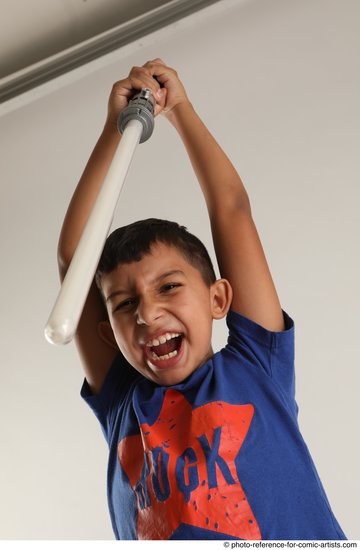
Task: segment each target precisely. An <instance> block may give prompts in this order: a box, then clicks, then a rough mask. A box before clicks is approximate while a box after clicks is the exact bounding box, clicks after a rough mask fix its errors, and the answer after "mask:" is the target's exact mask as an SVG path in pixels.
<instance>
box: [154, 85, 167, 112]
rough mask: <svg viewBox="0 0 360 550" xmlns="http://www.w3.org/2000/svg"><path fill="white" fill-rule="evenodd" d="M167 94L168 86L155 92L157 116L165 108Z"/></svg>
mask: <svg viewBox="0 0 360 550" xmlns="http://www.w3.org/2000/svg"><path fill="white" fill-rule="evenodd" d="M166 96H167V90H166V88H160V89H159V90H158V91H157V93H156V94H155V100H156V105H155V113H154V114H155V116H157V115H158V114H159V113H161V111H162V110H163V109H164V107H165V105H166Z"/></svg>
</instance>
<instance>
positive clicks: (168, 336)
mask: <svg viewBox="0 0 360 550" xmlns="http://www.w3.org/2000/svg"><path fill="white" fill-rule="evenodd" d="M178 336H180V334H179V333H177V332H171V333H170V332H167V333H166V334H162V335H161V336H159V338H158V339H157V338H154V340H150V341H149V342H147V344H146V345H147V347H148V348H155V347H156V346H160V344H165V342H167V341H168V340H171V339H172V338H177V337H178Z"/></svg>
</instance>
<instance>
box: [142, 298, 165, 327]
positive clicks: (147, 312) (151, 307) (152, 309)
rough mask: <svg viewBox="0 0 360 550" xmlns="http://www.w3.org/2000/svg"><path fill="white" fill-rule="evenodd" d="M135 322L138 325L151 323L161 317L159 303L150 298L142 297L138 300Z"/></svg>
mask: <svg viewBox="0 0 360 550" xmlns="http://www.w3.org/2000/svg"><path fill="white" fill-rule="evenodd" d="M136 317H137V319H136V322H137V324H138V325H148V326H150V325H152V323H153V322H154V321H156V320H157V319H159V318H160V317H161V307H160V305H159V303H158V302H157V301H156V300H154V299H151V298H146V299H144V298H142V299H141V300H139V303H138V307H137V309H136Z"/></svg>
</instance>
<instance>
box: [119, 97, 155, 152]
mask: <svg viewBox="0 0 360 550" xmlns="http://www.w3.org/2000/svg"><path fill="white" fill-rule="evenodd" d="M154 109H155V100H154V97H153V95H152V94H151V91H150V90H149V88H142V90H141V91H140V92H139V93H138V94H136V95H135V96H134V97H133V98H132V99H130V101H129V104H128V106H127V107H125V109H124V110H123V111H122V112H121V113H120V116H119V118H118V123H117V126H118V130H119V132H120V133H121V134H122V133H123V132H124V130H125V127H126V125H127V123H128V122H129V121H130V120H139V121H140V122H141V124H142V126H143V131H142V134H141V137H140V143H143V142H144V141H146V140H148V139H149V137H150V136H151V134H152V133H153V129H154Z"/></svg>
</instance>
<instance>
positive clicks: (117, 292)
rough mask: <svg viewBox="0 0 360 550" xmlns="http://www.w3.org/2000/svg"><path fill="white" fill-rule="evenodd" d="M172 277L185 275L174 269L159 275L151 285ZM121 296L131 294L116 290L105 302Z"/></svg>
mask: <svg viewBox="0 0 360 550" xmlns="http://www.w3.org/2000/svg"><path fill="white" fill-rule="evenodd" d="M171 275H185V273H184V272H183V271H181V269H173V270H171V271H166V273H162V274H161V275H159V277H156V279H153V280H152V281H151V283H150V284H156V283H159V282H160V281H162V280H163V279H166V278H167V277H170V276H171ZM120 294H129V291H128V290H115V291H114V292H112V293H111V294H110V295H109V296H108V297H107V298H106V300H105V301H106V302H108V301H109V300H111V299H112V298H115V296H119V295H120Z"/></svg>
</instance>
